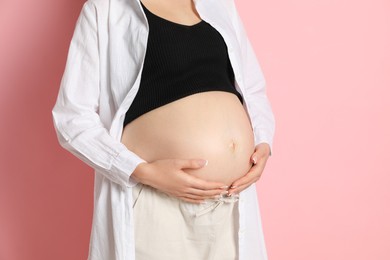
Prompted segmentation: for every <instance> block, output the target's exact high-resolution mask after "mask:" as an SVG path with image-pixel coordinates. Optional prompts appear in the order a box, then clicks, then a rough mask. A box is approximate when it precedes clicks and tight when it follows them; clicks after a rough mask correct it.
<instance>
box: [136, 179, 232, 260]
mask: <svg viewBox="0 0 390 260" xmlns="http://www.w3.org/2000/svg"><path fill="white" fill-rule="evenodd" d="M238 197H239V194H237V195H236V196H231V197H228V196H227V195H223V196H221V197H220V198H218V199H208V200H207V202H206V203H205V204H195V203H190V202H186V201H183V200H180V199H178V198H175V197H172V196H169V195H168V194H165V193H163V192H161V191H159V190H157V189H155V188H153V187H150V186H148V185H144V184H142V183H139V184H137V185H136V186H135V187H134V188H133V198H134V205H133V212H134V233H135V256H136V259H137V260H153V259H155V260H199V259H201V260H237V259H238V250H237V249H238V239H237V237H238V204H237V202H238Z"/></svg>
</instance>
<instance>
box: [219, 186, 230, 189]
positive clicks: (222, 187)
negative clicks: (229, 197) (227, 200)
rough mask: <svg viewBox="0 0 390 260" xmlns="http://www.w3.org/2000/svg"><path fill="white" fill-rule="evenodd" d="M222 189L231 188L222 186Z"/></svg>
mask: <svg viewBox="0 0 390 260" xmlns="http://www.w3.org/2000/svg"><path fill="white" fill-rule="evenodd" d="M219 188H220V189H227V188H229V187H228V186H221V187H219Z"/></svg>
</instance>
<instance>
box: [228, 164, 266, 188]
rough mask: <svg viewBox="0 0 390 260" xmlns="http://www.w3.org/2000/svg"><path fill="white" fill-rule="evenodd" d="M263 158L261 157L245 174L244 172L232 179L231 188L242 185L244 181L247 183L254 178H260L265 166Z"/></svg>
mask: <svg viewBox="0 0 390 260" xmlns="http://www.w3.org/2000/svg"><path fill="white" fill-rule="evenodd" d="M265 163H266V160H265V159H261V160H260V161H259V162H258V163H257V164H255V165H254V166H253V167H252V168H251V169H250V170H249V171H248V173H247V174H245V175H244V176H243V177H241V178H240V179H238V180H236V181H234V182H233V183H232V185H231V188H235V187H238V186H241V185H244V184H245V183H248V181H251V180H252V179H254V178H260V177H261V174H262V173H263V170H264V168H265Z"/></svg>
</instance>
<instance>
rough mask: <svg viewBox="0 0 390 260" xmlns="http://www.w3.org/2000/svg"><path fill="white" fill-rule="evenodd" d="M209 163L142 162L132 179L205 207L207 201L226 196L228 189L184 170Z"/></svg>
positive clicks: (180, 161)
mask: <svg viewBox="0 0 390 260" xmlns="http://www.w3.org/2000/svg"><path fill="white" fill-rule="evenodd" d="M206 162H207V161H206V160H198V159H162V160H155V161H153V162H143V163H140V164H139V165H138V166H137V167H136V168H135V170H134V172H133V173H132V174H131V178H133V179H134V180H135V181H137V182H141V183H143V184H145V185H149V186H151V187H154V188H156V189H158V190H160V191H162V192H164V193H166V194H168V195H171V196H175V197H177V198H179V199H181V200H184V201H187V202H192V203H202V202H203V201H204V199H207V198H214V197H215V196H219V195H220V194H226V193H227V191H226V190H227V188H228V187H227V186H226V185H225V184H224V183H221V182H210V181H205V180H202V179H200V178H197V177H194V176H192V175H190V174H188V173H186V172H185V171H183V170H182V169H185V168H187V169H188V168H192V169H198V168H202V167H204V165H205V163H206Z"/></svg>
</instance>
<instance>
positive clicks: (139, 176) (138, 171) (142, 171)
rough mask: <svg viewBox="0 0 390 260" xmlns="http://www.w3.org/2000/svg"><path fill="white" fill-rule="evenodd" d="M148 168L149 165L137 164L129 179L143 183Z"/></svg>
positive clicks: (145, 163)
mask: <svg viewBox="0 0 390 260" xmlns="http://www.w3.org/2000/svg"><path fill="white" fill-rule="evenodd" d="M148 166H149V163H147V162H142V163H139V164H138V165H137V167H136V168H135V169H134V171H133V172H132V173H131V175H130V178H132V179H134V180H135V181H136V182H140V183H145V177H146V174H147V172H148V170H147V168H148Z"/></svg>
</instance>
